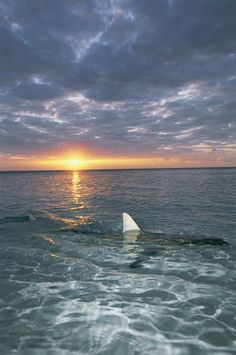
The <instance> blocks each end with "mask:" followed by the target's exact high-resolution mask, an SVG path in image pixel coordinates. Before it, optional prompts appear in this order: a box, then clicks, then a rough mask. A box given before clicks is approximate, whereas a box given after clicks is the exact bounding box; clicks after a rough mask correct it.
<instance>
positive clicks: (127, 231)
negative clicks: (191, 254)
mask: <svg viewBox="0 0 236 355" xmlns="http://www.w3.org/2000/svg"><path fill="white" fill-rule="evenodd" d="M122 219H123V235H124V241H125V243H126V244H134V243H135V242H136V241H137V239H138V238H139V237H140V238H142V237H144V238H145V239H149V238H151V237H152V239H153V237H156V238H157V237H158V239H157V241H158V244H159V245H190V246H191V245H229V243H228V242H227V241H225V240H223V239H221V238H189V237H182V236H181V238H180V237H179V236H171V237H170V236H169V237H167V236H165V235H162V234H160V233H150V232H144V231H142V230H141V229H140V228H139V226H138V225H137V223H136V222H135V221H134V220H133V218H132V217H131V216H130V215H129V214H128V213H126V212H124V213H123V214H122Z"/></svg>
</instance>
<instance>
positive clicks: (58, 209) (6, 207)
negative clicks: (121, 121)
mask: <svg viewBox="0 0 236 355" xmlns="http://www.w3.org/2000/svg"><path fill="white" fill-rule="evenodd" d="M0 202H1V204H0V354H4V355H5V354H24V355H27V354H29V355H34V354H50V355H51V354H107V355H111V354H117V355H118V354H121V355H124V354H129V355H132V354H142V355H144V354H161V355H165V354H181V355H184V354H204V355H207V354H220V355H222V354H236V219H235V217H236V169H230V168H229V169H183V170H181V169H177V170H123V171H122V170H113V171H69V172H16V173H13V172H12V173H0ZM122 212H127V213H129V214H130V215H131V216H132V217H133V218H134V219H135V221H136V222H137V223H138V225H139V226H140V227H141V228H142V229H143V230H146V231H152V232H154V234H150V235H152V237H151V238H150V235H149V234H148V235H149V237H148V238H145V234H144V235H143V236H142V237H141V238H133V239H132V240H129V239H126V238H124V237H123V235H122V221H121V214H122ZM29 213H30V214H29ZM32 216H34V217H35V218H32ZM172 236H173V238H185V239H187V238H190V239H191V238H202V239H205V238H220V239H222V240H224V241H227V242H228V243H229V245H227V244H223V245H214V244H213V245H191V243H190V244H189V245H182V246H180V245H172V244H171V243H168V244H167V245H166V246H165V245H164V246H163V245H159V244H158V240H160V238H162V239H163V238H165V237H166V238H167V237H168V240H170V241H171V238H172Z"/></svg>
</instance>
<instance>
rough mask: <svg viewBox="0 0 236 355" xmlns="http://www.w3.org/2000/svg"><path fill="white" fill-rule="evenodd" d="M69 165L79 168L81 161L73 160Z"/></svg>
mask: <svg viewBox="0 0 236 355" xmlns="http://www.w3.org/2000/svg"><path fill="white" fill-rule="evenodd" d="M69 164H70V165H71V166H72V167H73V168H78V167H79V165H80V161H79V159H72V160H70V161H69Z"/></svg>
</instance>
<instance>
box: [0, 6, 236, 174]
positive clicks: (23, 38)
mask: <svg viewBox="0 0 236 355" xmlns="http://www.w3.org/2000/svg"><path fill="white" fill-rule="evenodd" d="M235 18H236V1H235V0H224V1H223V0H197V1H196V0H7V1H4V0H0V170H32V169H36V170H38V169H39V170H41V169H77V168H81V169H103V168H142V167H145V168H149V167H150V168H152V167H157V168H159V167H167V168H168V167H205V166H236V117H235V116H236V21H235Z"/></svg>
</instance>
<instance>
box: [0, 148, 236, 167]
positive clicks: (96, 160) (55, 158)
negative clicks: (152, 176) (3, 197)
mask: <svg viewBox="0 0 236 355" xmlns="http://www.w3.org/2000/svg"><path fill="white" fill-rule="evenodd" d="M226 158H227V156H226V155H223V154H219V153H218V152H210V151H207V152H204V153H202V152H191V153H188V154H187V153H185V154H178V153H172V152H171V153H170V152H164V151H162V152H160V153H159V154H157V155H156V156H141V157H140V156H139V157H137V156H128V157H121V156H99V157H98V156H96V153H95V152H94V153H92V152H90V153H89V154H88V155H85V154H83V153H76V152H72V151H70V152H66V153H64V154H63V153H62V152H61V154H60V155H58V153H57V154H56V155H47V156H46V155H44V156H36V155H34V156H23V155H22V156H20V155H18V156H17V155H15V156H14V155H7V156H5V157H3V156H0V170H2V171H3V170H89V169H91V170H92V169H98V170H99V169H138V168H140V169H142V168H177V167H207V166H209V167H210V166H212V167H214V166H227V165H228V166H234V165H235V164H233V162H234V161H235V160H234V159H233V158H232V157H231V156H228V159H226ZM223 162H224V164H223ZM226 162H227V164H226Z"/></svg>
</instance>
